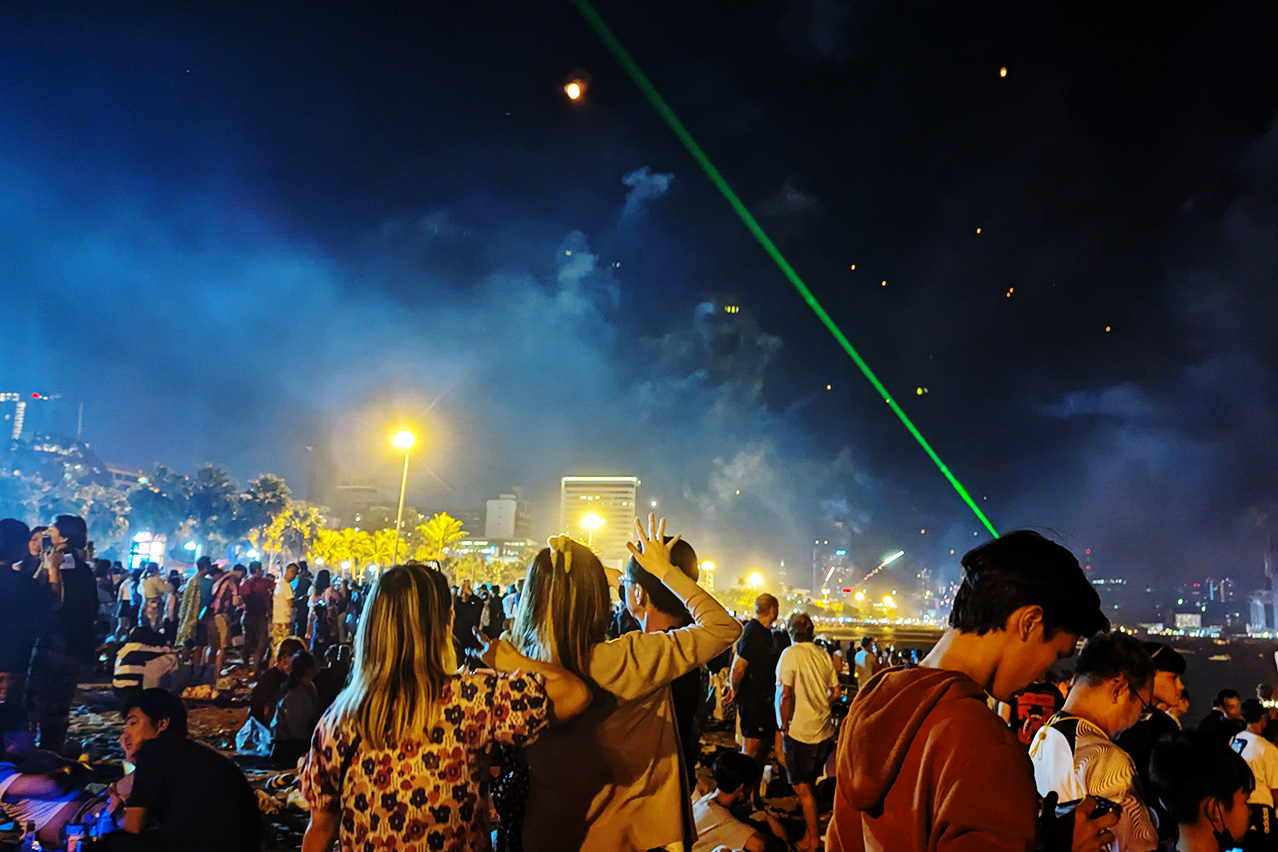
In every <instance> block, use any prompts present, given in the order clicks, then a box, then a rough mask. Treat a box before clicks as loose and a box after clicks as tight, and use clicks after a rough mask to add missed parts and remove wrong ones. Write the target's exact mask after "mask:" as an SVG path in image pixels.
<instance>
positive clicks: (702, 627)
mask: <svg viewBox="0 0 1278 852" xmlns="http://www.w3.org/2000/svg"><path fill="white" fill-rule="evenodd" d="M665 523H666V522H665V520H664V519H663V520H662V521H661V523H660V525H659V526H658V524H657V523H656V519H655V518H654V517H653V516H652V515H649V516H648V532H647V533H645V532H644V530H643V527H642V526H640V524H639V521H638V520H636V521H635V530H636V532H637V533H638V538H639V541H640V544H641V545H642V550H641V549H640V547H639V546H636V545H635V544H634V543H632V542H627V544H626V546H627V547H628V548H630V552H631V554H633V555H634V557H635V560H636V561H637V562H638V563H639V564H640V565H641V566H642V567H643V568H644V570H646V571H647V572H648V573H649V574H652V575H653V576H654V577H656V578H657V579H659V580H661V582H663V583H664V584H665V585H666V588H668V589H670V591H672V592H674V593H675V595H677V596H678V598H679V600H680V601H682V602H683V605H684V607H685V608H687V610H688V612H689V613H690V614H691V615H692V620H693V622H694V623H693V624H692V625H690V626H688V627H681V628H679V629H678V630H671V631H669V632H667V633H628V634H626V635H625V636H622V637H621V638H620V639H616V640H613V641H611V642H604V643H601V644H599V645H596V646H595V648H594V651H593V653H592V655H591V660H590V675H591V677H592V678H593V679H594V680H595V682H596V683H598V684H599V685H600V686H601V687H603V688H604V689H606V690H608V691H609V692H611V693H612V694H614V695H616V696H617V697H619V698H622V699H627V700H630V699H635V698H638V697H640V696H642V695H645V694H647V693H650V692H652V691H653V690H654V689H660V688H661V687H663V686H666V685H667V684H669V683H670V682H671V681H673V680H674V679H675V678H677V677H679V676H680V675H683V674H686V673H688V672H690V671H692V670H693V669H695V668H697V667H698V666H702V665H705V664H706V663H708V662H709V661H710V660H712V659H714V658H715V657H716V656H718V655H719V654H720V653H722V652H723V651H724V650H725V649H727V648H729V647H731V645H732V643H733V642H735V641H736V639H737V637H738V636H740V635H741V625H740V624H738V623H737V621H736V619H734V618H733V617H732V616H731V615H729V614H728V611H727V610H725V609H724V608H723V606H722V605H721V604H720V603H719V602H718V601H717V600H715V599H714V597H713V596H711V595H710V593H709V592H707V591H706V590H705V589H703V588H701V587H700V586H698V585H697V583H696V581H694V580H693V579H691V578H690V577H688V576H687V575H686V574H684V573H683V572H682V571H681V570H679V569H678V568H676V567H675V566H674V565H673V564H672V563H671V561H670V548H671V547H673V545H674V543H675V542H677V541H678V540H679V537H678V536H675V537H674V538H673V539H671V540H670V541H668V542H667V541H666V540H665Z"/></svg>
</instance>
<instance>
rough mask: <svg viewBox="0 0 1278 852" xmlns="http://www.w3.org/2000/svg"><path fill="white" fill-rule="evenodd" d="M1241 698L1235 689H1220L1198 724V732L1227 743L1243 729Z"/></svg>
mask: <svg viewBox="0 0 1278 852" xmlns="http://www.w3.org/2000/svg"><path fill="white" fill-rule="evenodd" d="M1243 727H1244V725H1243V717H1242V697H1241V696H1240V695H1239V694H1238V690H1236V689H1222V690H1221V691H1220V692H1218V693H1216V700H1215V701H1213V702H1212V704H1211V710H1209V711H1208V712H1207V715H1206V716H1204V717H1203V720H1202V721H1201V722H1199V723H1198V730H1200V731H1202V732H1203V733H1204V734H1211V735H1214V736H1216V737H1217V738H1219V739H1220V741H1221V742H1225V743H1227V742H1229V741H1230V740H1231V739H1233V738H1234V735H1235V734H1237V733H1238V732H1239V731H1241V730H1242V729H1243Z"/></svg>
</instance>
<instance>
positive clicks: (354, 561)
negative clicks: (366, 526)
mask: <svg viewBox="0 0 1278 852" xmlns="http://www.w3.org/2000/svg"><path fill="white" fill-rule="evenodd" d="M337 532H338V534H340V535H341V537H342V547H343V548H344V549H345V551H346V554H347V555H346V558H347V559H349V560H350V561H351V568H352V569H353V570H358V569H359V568H362V567H363V566H364V565H367V564H368V563H369V562H370V561H371V560H372V558H373V537H372V536H371V535H370V534H369V533H368V532H366V531H365V530H357V529H354V528H352V527H347V528H346V529H341V530H338V531H337Z"/></svg>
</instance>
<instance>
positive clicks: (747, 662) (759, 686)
mask: <svg viewBox="0 0 1278 852" xmlns="http://www.w3.org/2000/svg"><path fill="white" fill-rule="evenodd" d="M780 609H781V605H780V604H779V603H778V602H777V599H776V598H775V597H774V596H772V595H770V594H767V593H766V592H765V593H764V594H761V595H759V597H757V598H755V601H754V618H752V619H750V620H749V621H748V622H746V625H745V629H744V630H743V631H742V632H741V638H740V639H739V640H738V641H737V655H736V659H734V660H733V662H732V674H731V679H730V692H729V694H730V695H731V696H732V698H733V700H734V701H735V702H736V705H737V720H738V721H739V722H740V726H741V738H742V740H744V742H743V744H742V747H741V752H742V753H743V754H748V755H750V756H751V757H753V758H754V759H755V760H756V761H758V763H759V765H760V766H762V765H763V764H764V763H766V762H767V760H768V750H769V748H770V747H771V745H772V741H773V740H774V739H775V738H776V737H775V735H776V731H777V716H776V710H775V709H774V708H773V699H774V696H775V695H776V670H777V657H779V656H780V654H779V652H778V651H777V648H776V643H775V642H774V641H773V639H772V625H773V624H775V623H776V620H777V616H778V615H779V614H780Z"/></svg>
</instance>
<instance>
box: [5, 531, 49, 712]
mask: <svg viewBox="0 0 1278 852" xmlns="http://www.w3.org/2000/svg"><path fill="white" fill-rule="evenodd" d="M30 537H31V534H30V531H29V530H27V525H26V524H24V523H23V522H22V521H19V520H18V519H16V518H5V519H4V520H0V704H9V705H14V706H17V707H19V708H22V712H23V713H24V714H25V713H26V706H25V700H26V682H27V667H28V664H29V663H30V662H31V648H32V647H33V646H34V645H35V641H36V635H37V630H38V629H39V628H40V627H41V625H42V622H43V620H44V618H45V615H46V614H47V613H49V612H51V611H52V610H53V609H54V608H55V607H57V606H59V605H60V604H61V602H62V600H61V595H62V575H61V572H60V571H59V569H58V566H57V565H55V566H53V570H52V571H51V572H50V574H49V585H48V586H43V585H41V584H40V583H37V582H36V581H35V578H34V577H32V576H31V574H30V573H29V572H27V571H19V570H17V567H18V566H20V565H21V564H22V560H23V559H25V558H26V556H27V541H28V539H29V538H30Z"/></svg>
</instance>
